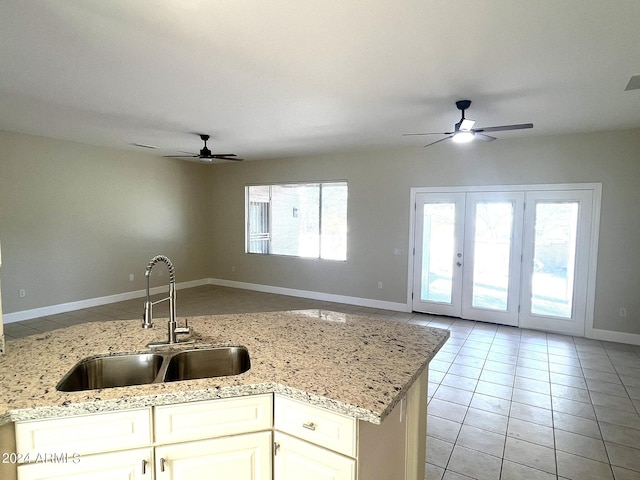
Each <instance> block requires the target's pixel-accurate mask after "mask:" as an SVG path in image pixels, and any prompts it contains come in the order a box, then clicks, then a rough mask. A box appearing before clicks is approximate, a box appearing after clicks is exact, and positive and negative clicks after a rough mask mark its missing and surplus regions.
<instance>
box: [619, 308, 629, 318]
mask: <svg viewBox="0 0 640 480" xmlns="http://www.w3.org/2000/svg"><path fill="white" fill-rule="evenodd" d="M620 316H621V317H626V316H627V309H626V308H624V307H620Z"/></svg>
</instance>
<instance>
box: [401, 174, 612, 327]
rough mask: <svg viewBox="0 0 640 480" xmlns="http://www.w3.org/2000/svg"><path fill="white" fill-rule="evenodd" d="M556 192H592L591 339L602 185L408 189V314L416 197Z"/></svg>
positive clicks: (588, 320)
mask: <svg viewBox="0 0 640 480" xmlns="http://www.w3.org/2000/svg"><path fill="white" fill-rule="evenodd" d="M555 190H591V191H592V192H593V203H592V205H591V208H592V222H591V229H590V245H591V252H590V256H589V259H588V272H587V280H586V282H587V291H586V305H585V332H584V334H585V336H586V337H593V320H594V314H595V293H596V276H597V267H598V240H599V232H600V209H601V204H602V183H595V182H594V183H547V184H529V185H477V186H449V187H411V189H410V198H409V239H408V240H409V247H408V249H407V252H408V253H409V254H408V255H407V274H408V275H407V311H409V312H410V311H412V310H413V299H412V293H413V288H414V278H415V272H414V254H415V249H416V245H415V230H416V225H415V205H416V195H417V194H419V193H471V192H479V193H482V192H509V191H524V192H528V191H555Z"/></svg>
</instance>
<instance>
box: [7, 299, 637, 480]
mask: <svg viewBox="0 0 640 480" xmlns="http://www.w3.org/2000/svg"><path fill="white" fill-rule="evenodd" d="M156 298H160V297H156ZM142 302H143V301H142V300H141V299H136V300H129V301H125V302H120V303H114V304H110V305H104V306H101V307H95V308H88V309H85V310H78V311H75V312H69V313H64V314H59V315H52V316H49V317H43V318H37V319H33V320H27V321H23V322H18V323H12V324H8V325H5V334H6V336H7V338H8V339H11V338H19V337H22V336H25V335H31V334H35V333H39V332H44V331H49V330H53V329H55V328H60V327H63V326H67V325H74V324H77V323H83V322H89V321H101V320H107V319H109V320H113V319H132V318H140V317H141V315H142ZM177 306H178V307H177V308H178V315H179V316H189V315H201V314H219V313H239V312H258V311H276V310H289V309H303V308H324V309H330V310H336V311H342V312H347V313H357V314H361V315H366V316H373V317H379V318H384V319H389V320H394V321H402V322H412V323H419V324H422V325H429V326H433V327H440V328H447V329H449V330H450V331H451V338H450V339H449V341H448V342H447V343H446V344H445V345H444V347H443V348H442V350H441V351H440V352H439V353H438V355H437V356H436V358H435V359H434V360H433V361H432V362H431V365H430V369H429V375H430V378H429V392H428V396H429V408H428V412H429V416H428V421H427V480H466V479H478V480H513V479H523V480H538V479H540V480H547V479H549V480H551V479H572V480H591V479H593V480H606V479H615V480H631V479H639V480H640V415H639V412H640V347H635V346H631V345H625V344H619V343H609V342H601V341H596V340H588V339H584V338H578V337H570V336H563V335H555V334H550V333H544V332H538V331H533V330H522V329H518V328H514V327H505V326H499V325H493V324H487V323H480V322H472V321H466V320H459V319H453V318H447V317H435V316H430V315H424V314H417V313H416V314H413V313H411V314H408V313H402V312H390V311H385V310H376V309H371V308H364V307H355V306H351V305H343V304H336V303H329V302H321V301H316V300H308V299H302V298H295V297H287V296H282V295H272V294H266V293H260V292H251V291H245V290H237V289H230V288H223V287H216V286H203V287H196V288H191V289H187V290H181V291H179V292H178V302H177ZM158 307H159V308H157V309H156V311H155V313H156V316H158V317H160V316H166V314H167V313H166V311H162V310H161V309H162V308H166V307H161V306H158Z"/></svg>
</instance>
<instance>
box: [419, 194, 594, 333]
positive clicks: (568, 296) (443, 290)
mask: <svg viewBox="0 0 640 480" xmlns="http://www.w3.org/2000/svg"><path fill="white" fill-rule="evenodd" d="M592 203H593V191H592V190H589V189H576V190H519V191H517V190H506V191H451V192H446V191H437V192H420V193H416V194H415V217H414V221H413V225H414V252H415V254H414V260H413V262H414V264H413V292H412V303H413V305H412V308H413V310H414V311H419V312H428V313H436V314H441V315H450V316H455V317H461V318H465V319H470V320H481V321H486V322H493V323H500V324H504V325H513V326H521V327H527V328H538V329H544V330H548V331H554V332H560V333H567V334H573V335H584V328H585V317H586V314H587V307H586V305H587V303H588V302H587V301H586V297H587V294H588V278H589V274H590V271H589V265H590V262H589V258H590V254H591V245H590V238H591V224H592V218H591V217H592V213H593V212H592Z"/></svg>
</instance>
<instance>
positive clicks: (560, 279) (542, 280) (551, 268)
mask: <svg viewBox="0 0 640 480" xmlns="http://www.w3.org/2000/svg"><path fill="white" fill-rule="evenodd" d="M578 210H579V203H578V202H538V203H536V219H535V244H534V256H533V276H532V282H531V283H532V288H531V313H533V314H537V315H544V316H551V317H561V318H571V314H572V311H573V281H574V268H575V259H576V233H577V229H578Z"/></svg>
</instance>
